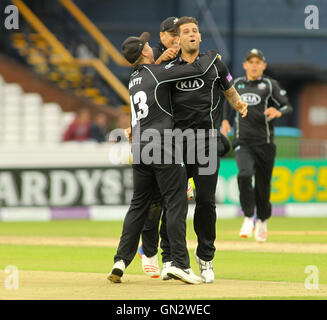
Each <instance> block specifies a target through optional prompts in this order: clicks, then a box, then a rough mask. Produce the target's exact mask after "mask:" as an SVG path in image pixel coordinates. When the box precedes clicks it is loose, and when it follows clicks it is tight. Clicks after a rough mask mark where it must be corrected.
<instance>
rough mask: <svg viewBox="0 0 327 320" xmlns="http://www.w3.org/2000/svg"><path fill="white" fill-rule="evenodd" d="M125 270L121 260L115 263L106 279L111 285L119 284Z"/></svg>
mask: <svg viewBox="0 0 327 320" xmlns="http://www.w3.org/2000/svg"><path fill="white" fill-rule="evenodd" d="M125 269H126V266H125V263H124V261H123V260H119V261H117V262H116V263H115V264H114V265H113V267H112V270H111V272H110V273H109V274H108V276H107V279H108V280H109V281H111V282H113V283H121V278H122V276H123V275H124V271H125Z"/></svg>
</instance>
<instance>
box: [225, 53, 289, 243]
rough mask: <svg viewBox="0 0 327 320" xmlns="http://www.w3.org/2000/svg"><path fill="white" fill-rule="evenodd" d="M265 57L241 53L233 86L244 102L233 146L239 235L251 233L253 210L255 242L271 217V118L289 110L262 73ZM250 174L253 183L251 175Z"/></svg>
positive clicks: (273, 151)
mask: <svg viewBox="0 0 327 320" xmlns="http://www.w3.org/2000/svg"><path fill="white" fill-rule="evenodd" d="M266 67H267V64H266V58H265V56H264V54H263V52H262V51H260V50H258V49H252V50H251V51H249V52H248V53H247V54H246V56H245V61H244V62H243V68H244V70H245V76H244V77H240V78H237V79H236V80H235V82H234V86H235V88H236V90H237V91H238V93H239V95H240V96H241V97H242V100H243V101H244V102H246V103H248V106H249V108H248V115H247V117H246V118H241V117H239V115H238V114H236V117H235V121H234V132H235V138H234V140H233V143H232V145H233V148H234V152H235V160H236V163H237V167H238V176H237V181H238V188H239V191H240V203H241V207H242V210H243V213H244V216H245V218H244V221H243V224H242V227H241V230H240V237H242V238H249V237H251V236H252V232H253V227H254V221H253V220H254V210H255V208H256V214H257V221H256V226H255V238H256V240H257V241H258V242H265V241H266V239H267V220H268V219H269V218H270V216H271V203H270V201H269V198H270V188H271V187H270V184H271V177H272V171H273V167H274V161H275V156H276V145H275V144H274V120H275V119H277V118H280V117H284V116H287V115H289V114H290V113H292V110H293V109H292V107H291V105H290V103H289V101H288V97H287V94H286V91H285V90H283V89H282V88H280V86H279V84H278V83H277V81H276V80H274V79H271V78H269V77H266V76H264V75H263V72H264V70H265V69H266ZM230 111H231V108H230V107H229V106H228V102H226V103H225V105H224V112H223V121H222V133H223V134H224V135H227V133H228V132H230V131H231V130H230V123H229V120H228V119H229V114H230ZM253 177H254V186H252V178H253Z"/></svg>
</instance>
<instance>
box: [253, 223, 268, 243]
mask: <svg viewBox="0 0 327 320" xmlns="http://www.w3.org/2000/svg"><path fill="white" fill-rule="evenodd" d="M267 232H268V229H267V220H266V221H261V220H258V221H257V223H256V227H255V231H254V236H255V239H256V240H257V241H258V242H265V241H266V240H267Z"/></svg>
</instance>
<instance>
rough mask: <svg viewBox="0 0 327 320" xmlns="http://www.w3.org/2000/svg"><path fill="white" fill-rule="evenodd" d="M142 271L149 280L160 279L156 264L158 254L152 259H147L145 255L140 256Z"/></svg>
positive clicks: (157, 264)
mask: <svg viewBox="0 0 327 320" xmlns="http://www.w3.org/2000/svg"><path fill="white" fill-rule="evenodd" d="M142 269H143V271H144V272H145V274H147V275H148V276H149V277H151V278H154V279H156V278H159V277H160V268H159V263H158V254H156V255H154V256H153V257H150V258H149V257H147V256H146V255H145V254H143V255H142Z"/></svg>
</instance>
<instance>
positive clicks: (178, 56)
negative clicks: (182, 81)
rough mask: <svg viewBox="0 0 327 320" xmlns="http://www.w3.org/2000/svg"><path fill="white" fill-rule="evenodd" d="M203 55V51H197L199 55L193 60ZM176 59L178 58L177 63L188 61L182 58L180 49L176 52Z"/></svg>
mask: <svg viewBox="0 0 327 320" xmlns="http://www.w3.org/2000/svg"><path fill="white" fill-rule="evenodd" d="M203 55H204V53H199V55H198V56H197V57H196V58H195V61H197V60H199V59H200V57H201V56H203ZM177 59H178V62H179V63H189V62H187V61H185V60H184V59H183V58H182V51H181V50H180V51H179V52H178V55H177Z"/></svg>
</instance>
